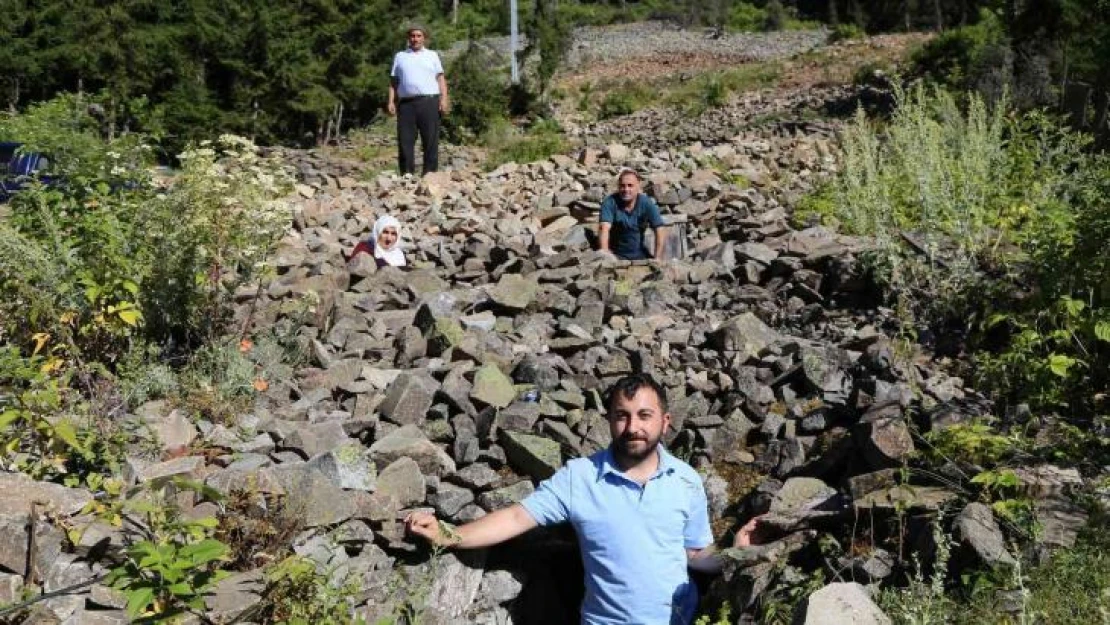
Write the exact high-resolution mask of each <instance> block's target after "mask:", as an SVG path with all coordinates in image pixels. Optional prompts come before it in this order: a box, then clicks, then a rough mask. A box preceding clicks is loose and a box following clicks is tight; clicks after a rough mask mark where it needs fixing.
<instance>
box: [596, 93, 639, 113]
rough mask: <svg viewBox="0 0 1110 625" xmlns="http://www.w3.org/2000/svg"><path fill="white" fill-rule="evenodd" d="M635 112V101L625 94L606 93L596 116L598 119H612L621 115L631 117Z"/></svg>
mask: <svg viewBox="0 0 1110 625" xmlns="http://www.w3.org/2000/svg"><path fill="white" fill-rule="evenodd" d="M636 110H637V107H636V103H635V101H634V100H632V99H631V98H629V97H628V96H627V94H623V93H620V92H616V91H612V92H609V93H607V94H606V95H605V99H603V100H602V101H601V107H600V109H598V112H597V116H598V117H599V118H600V119H612V118H614V117H620V116H621V115H631V114H632V113H635V112H636Z"/></svg>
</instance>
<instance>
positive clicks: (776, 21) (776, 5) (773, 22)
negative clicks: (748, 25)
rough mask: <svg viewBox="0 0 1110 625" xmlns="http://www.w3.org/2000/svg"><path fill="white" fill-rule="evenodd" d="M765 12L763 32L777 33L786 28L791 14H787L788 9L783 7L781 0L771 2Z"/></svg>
mask: <svg viewBox="0 0 1110 625" xmlns="http://www.w3.org/2000/svg"><path fill="white" fill-rule="evenodd" d="M763 11H764V17H763V30H767V31H776V30H784V29H785V28H786V25H787V21H789V19H790V14H789V13H787V11H786V7H784V6H783V4H782V2H780V1H779V0H770V2H768V3H767V6H765V7H764V9H763Z"/></svg>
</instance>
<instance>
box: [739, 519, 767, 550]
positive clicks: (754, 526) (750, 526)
mask: <svg viewBox="0 0 1110 625" xmlns="http://www.w3.org/2000/svg"><path fill="white" fill-rule="evenodd" d="M762 518H763V515H762V514H761V515H759V516H754V517H752V518H751V519H748V522H747V523H745V524H744V526H743V527H741V528H740V529H738V530H736V538H735V539H733V541H732V546H733V547H751V546H752V545H760V544H763V536H762V535H761V532H760V531H759V522H760V520H761V519H762Z"/></svg>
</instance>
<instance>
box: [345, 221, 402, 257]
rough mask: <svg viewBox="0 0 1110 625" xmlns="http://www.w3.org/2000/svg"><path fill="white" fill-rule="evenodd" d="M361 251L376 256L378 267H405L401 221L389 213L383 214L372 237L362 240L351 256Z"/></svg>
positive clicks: (375, 225)
mask: <svg viewBox="0 0 1110 625" xmlns="http://www.w3.org/2000/svg"><path fill="white" fill-rule="evenodd" d="M360 252H366V253H367V254H370V255H371V256H373V257H374V262H375V263H377V264H378V267H385V266H386V265H389V266H391V267H404V266H405V265H406V264H408V263H407V262H406V261H405V253H404V252H403V251H402V250H401V222H399V221H397V219H396V218H394V217H391V216H389V215H382V216H381V217H378V220H377V221H375V222H374V231H373V235H372V237H371V238H370V239H366V240H365V241H360V242H359V244H358V246H356V247H355V249H354V251H353V252H351V258H354V257H355V256H357V255H358V254H359V253H360Z"/></svg>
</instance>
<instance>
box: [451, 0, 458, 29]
mask: <svg viewBox="0 0 1110 625" xmlns="http://www.w3.org/2000/svg"><path fill="white" fill-rule="evenodd" d="M458 23H459V0H451V25H452V26H457V25H458Z"/></svg>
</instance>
